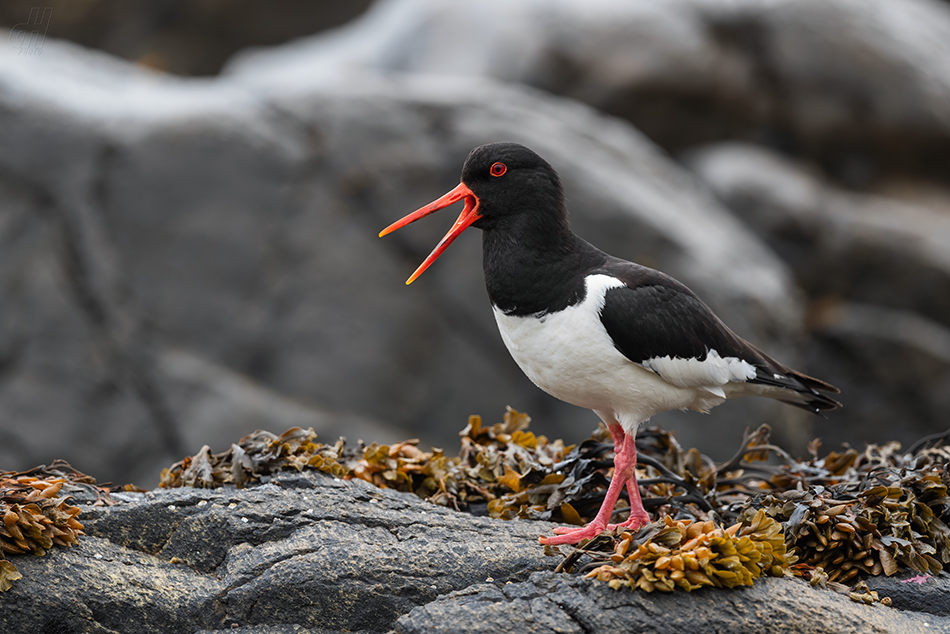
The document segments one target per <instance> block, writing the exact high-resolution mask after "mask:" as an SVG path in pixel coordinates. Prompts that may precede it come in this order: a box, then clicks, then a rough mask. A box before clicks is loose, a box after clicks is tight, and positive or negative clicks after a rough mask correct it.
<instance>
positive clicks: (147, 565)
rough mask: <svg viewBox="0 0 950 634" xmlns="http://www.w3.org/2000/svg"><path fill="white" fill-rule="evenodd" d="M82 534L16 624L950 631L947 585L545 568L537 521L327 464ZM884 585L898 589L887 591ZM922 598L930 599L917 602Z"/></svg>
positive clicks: (30, 574) (151, 509)
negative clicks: (704, 582) (609, 578)
mask: <svg viewBox="0 0 950 634" xmlns="http://www.w3.org/2000/svg"><path fill="white" fill-rule="evenodd" d="M114 495H115V497H116V498H117V499H119V500H120V502H119V504H117V505H115V506H112V507H92V506H84V507H83V509H84V510H83V513H82V514H81V515H80V516H79V519H81V520H82V522H83V523H84V524H85V526H86V533H87V535H86V536H85V537H81V538H80V542H79V545H77V546H75V547H73V548H70V549H63V548H54V549H53V550H51V551H50V552H49V553H48V554H47V555H45V556H43V557H34V556H16V557H15V558H14V559H13V561H14V563H15V564H16V566H17V568H18V569H19V570H20V572H21V573H22V574H23V578H22V579H19V580H17V581H16V582H14V585H13V588H12V589H11V590H9V591H7V592H5V593H4V594H3V595H2V597H0V599H2V602H3V610H0V630H2V631H3V632H5V633H8V634H20V633H23V634H34V633H35V632H57V633H63V634H66V633H69V634H78V633H86V632H91V633H106V632H123V633H126V632H128V633H136V632H155V631H161V632H168V633H170V634H173V633H176V632H182V633H185V632H187V633H189V634H190V633H192V632H196V631H201V632H224V631H228V632H233V631H237V632H246V633H254V634H265V633H283V632H311V633H320V634H325V633H329V632H343V631H346V632H362V633H366V634H370V633H376V632H386V631H389V630H391V629H392V630H394V631H395V632H407V633H408V632H483V631H484V632H588V633H599V632H604V633H607V632H614V631H617V629H618V628H624V629H629V628H631V627H633V628H635V629H637V630H638V631H670V630H671V628H672V629H676V630H678V631H679V630H686V629H690V628H695V629H697V630H700V629H701V630H702V631H729V632H767V631H779V630H780V631H783V632H802V633H812V632H839V633H841V632H845V633H846V632H868V631H871V632H894V633H903V632H908V633H910V632H915V633H916V632H923V631H931V632H947V631H950V625H948V623H947V621H946V619H945V618H940V617H939V616H937V614H947V610H948V608H950V603H948V601H947V596H948V595H947V588H948V587H950V582H948V581H947V579H946V578H944V577H943V576H942V577H941V578H940V579H933V578H928V579H926V580H922V581H923V584H921V585H918V584H916V583H909V584H903V583H900V582H899V581H883V580H882V583H883V584H885V585H884V586H882V588H884V589H882V594H884V593H887V594H889V595H890V596H891V597H892V599H893V601H894V606H895V607H893V608H886V607H884V606H882V605H880V604H875V605H872V606H865V605H863V604H858V603H854V602H852V601H851V600H850V599H848V598H847V597H845V596H843V595H839V594H835V593H833V592H830V591H825V590H820V589H815V588H812V587H810V586H808V585H807V584H805V583H804V582H801V581H798V580H795V579H774V578H766V579H759V580H757V581H756V582H755V584H754V586H752V587H751V588H743V589H739V590H733V591H727V590H721V591H716V590H709V589H706V590H703V591H699V592H693V593H690V594H686V593H685V592H681V591H677V592H675V593H672V594H668V595H665V594H662V593H654V594H646V593H643V592H639V591H637V592H630V591H626V590H624V591H620V592H617V591H614V590H611V589H610V588H609V587H608V586H607V585H606V584H603V583H597V582H593V581H591V580H586V579H582V578H579V577H577V576H570V575H566V574H561V575H555V574H553V573H552V572H551V571H552V570H553V569H554V567H555V566H556V565H557V563H558V561H559V559H558V558H550V557H545V556H544V554H543V549H542V548H541V546H540V545H539V544H538V543H537V536H538V534H540V533H544V532H548V531H550V529H551V527H552V525H550V524H547V523H544V522H527V521H520V520H516V521H509V522H505V521H501V520H491V519H488V518H478V517H472V516H470V515H467V514H463V513H458V512H455V511H452V510H448V509H445V508H442V507H437V506H434V505H431V504H427V503H425V502H423V501H421V500H420V499H419V498H417V497H415V496H412V495H409V494H402V493H397V492H393V491H390V490H383V489H376V488H375V487H372V486H371V485H368V484H366V483H363V482H361V481H352V482H347V481H340V480H337V479H334V478H333V477H331V476H326V475H323V474H307V473H304V474H296V473H286V474H281V475H279V476H277V477H275V478H274V479H273V480H272V481H271V482H270V483H268V484H265V485H263V486H259V487H256V488H253V489H246V490H233V489H231V490H222V489H218V490H201V489H178V490H171V491H162V490H158V491H153V492H149V493H146V494H114ZM887 584H889V585H887ZM920 596H925V597H926V599H925V601H924V602H923V604H921V602H920V601H918V602H917V604H916V605H913V604H912V602H913V600H914V599H915V598H917V597H920Z"/></svg>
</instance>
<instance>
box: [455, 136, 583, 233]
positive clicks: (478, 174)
mask: <svg viewBox="0 0 950 634" xmlns="http://www.w3.org/2000/svg"><path fill="white" fill-rule="evenodd" d="M462 182H463V183H465V185H467V186H468V188H469V189H471V191H472V193H473V194H474V195H475V196H476V198H477V199H478V211H479V214H480V215H481V216H482V218H481V219H480V220H477V221H475V222H473V223H472V225H473V226H475V227H478V228H479V229H489V230H490V229H492V228H494V227H495V225H496V224H498V222H499V221H502V220H503V219H504V218H510V217H513V216H517V215H521V214H527V213H530V214H534V215H542V216H552V218H551V219H552V220H554V219H555V218H554V217H555V216H562V215H564V214H565V212H564V193H563V189H562V188H561V179H560V178H558V175H557V172H556V171H554V168H553V167H551V164H550V163H548V162H547V161H545V160H544V159H543V158H541V157H540V156H538V155H537V154H535V153H534V152H533V151H531V150H530V149H528V148H527V147H525V146H523V145H520V144H518V143H489V144H487V145H481V146H479V147H477V148H475V149H474V150H472V151H471V153H469V155H468V158H467V159H466V160H465V165H463V166H462ZM502 224H504V222H502Z"/></svg>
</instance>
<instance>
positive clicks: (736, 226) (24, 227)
mask: <svg viewBox="0 0 950 634" xmlns="http://www.w3.org/2000/svg"><path fill="white" fill-rule="evenodd" d="M368 5H369V3H360V2H354V3H326V2H294V1H291V0H284V1H282V2H275V3H268V4H266V5H263V4H260V3H251V2H220V1H213V0H201V1H196V2H184V1H172V0H165V1H161V2H159V1H150V2H149V1H144V0H143V1H138V2H133V1H120V0H113V1H95V0H86V1H83V2H65V1H63V2H50V3H48V4H45V5H42V6H40V5H35V4H31V3H29V2H16V1H14V2H6V3H4V4H3V5H2V6H0V25H2V26H3V27H5V28H6V29H8V31H7V32H6V33H4V34H3V35H2V36H0V468H2V469H20V468H26V467H29V466H33V465H35V464H38V463H43V462H49V461H51V460H52V459H53V458H57V457H60V458H65V459H67V460H69V461H70V462H72V464H73V465H74V466H76V467H77V468H79V469H81V470H83V471H86V472H88V473H92V474H93V475H95V476H97V477H98V478H100V479H102V480H113V481H116V482H120V483H124V482H129V481H132V482H135V483H137V484H140V485H142V486H146V487H151V486H154V485H155V484H156V482H157V480H158V473H159V470H160V468H161V467H162V466H165V465H167V464H169V463H171V462H173V461H175V460H178V459H180V458H181V457H182V456H183V455H185V454H186V453H194V452H195V451H197V449H198V448H200V446H201V445H202V444H209V445H211V447H212V449H213V450H214V451H222V450H224V449H226V448H227V447H228V446H229V443H230V442H232V441H234V440H236V439H237V438H238V437H240V436H241V435H243V434H246V433H248V432H250V431H252V430H254V429H257V428H266V429H271V430H272V431H276V432H281V431H283V430H284V429H286V428H287V427H289V426H292V425H301V426H312V427H314V428H315V429H316V430H317V431H318V433H319V434H320V435H321V437H322V438H323V439H324V440H327V441H331V440H333V439H335V438H336V436H337V435H340V434H342V435H345V436H346V437H347V438H348V439H349V440H350V441H355V440H356V439H357V438H363V439H366V440H367V441H371V440H378V441H393V440H398V439H403V438H406V437H410V436H418V437H420V438H421V439H422V443H423V444H424V445H431V444H435V445H439V446H443V447H445V448H446V450H447V451H454V450H455V448H456V447H457V442H458V441H457V436H456V433H457V431H458V430H459V429H461V428H462V427H463V426H464V425H465V422H466V417H467V416H468V415H469V414H472V413H479V414H482V415H483V416H484V417H485V418H486V420H487V421H488V422H493V421H495V420H496V419H497V418H499V417H500V415H501V412H502V411H503V410H504V407H505V405H511V406H512V407H515V408H516V409H519V410H523V411H528V412H529V413H531V415H532V416H533V418H534V420H535V422H534V426H533V429H534V431H536V432H537V433H544V434H546V435H548V436H553V437H563V438H565V440H567V441H568V442H570V441H575V440H580V439H582V438H584V437H586V436H587V434H588V433H589V431H590V430H591V429H592V428H593V427H594V426H595V425H596V418H595V417H594V415H593V414H591V413H590V412H587V411H585V410H580V409H577V408H574V407H571V406H568V405H565V404H562V403H560V402H558V401H555V400H554V399H551V398H549V397H547V396H546V395H544V394H543V393H541V392H540V391H539V390H537V389H536V388H534V386H532V385H531V384H530V383H529V382H528V380H527V379H526V378H524V377H523V376H522V375H521V373H520V371H519V370H518V369H517V367H516V366H515V365H514V363H513V362H512V361H511V360H510V358H509V357H508V354H507V352H506V351H505V349H504V346H503V344H502V343H501V340H500V338H499V337H498V335H497V333H496V331H495V326H494V322H493V319H492V317H491V312H490V307H489V304H488V300H487V297H486V295H485V291H484V288H483V286H482V279H481V266H480V257H479V253H480V241H479V239H478V237H477V232H473V233H472V234H471V235H468V234H467V235H466V237H463V238H461V239H460V240H459V241H458V242H456V243H455V244H454V245H453V246H452V248H451V249H450V250H449V252H448V253H446V254H445V255H444V256H443V257H442V258H441V259H440V260H439V262H438V264H437V265H435V266H434V267H433V268H431V269H430V270H429V271H427V272H426V274H425V275H424V276H423V277H422V278H420V279H419V280H418V281H417V282H416V283H414V284H413V285H412V286H410V287H405V286H404V285H403V281H404V280H405V278H406V277H407V276H408V275H409V273H410V272H411V271H412V270H413V269H414V267H415V266H416V265H417V264H418V262H419V261H421V259H422V258H423V257H425V255H426V254H427V253H428V252H429V250H430V249H431V247H432V246H433V245H434V244H435V242H436V241H437V240H438V238H439V237H440V236H441V235H442V233H444V231H445V229H446V228H447V226H448V225H449V224H450V223H451V222H452V220H453V219H454V213H452V212H450V211H447V212H446V215H445V216H444V217H442V216H441V215H440V216H436V217H433V218H432V219H431V220H430V221H429V222H427V223H420V224H418V225H414V226H413V227H412V228H410V229H406V230H403V231H401V232H399V233H397V234H394V235H392V236H388V237H387V238H385V239H384V240H379V239H377V238H376V233H377V232H378V231H379V230H380V229H381V228H382V227H384V226H385V225H386V224H388V223H389V222H391V221H392V220H394V219H396V218H398V217H400V216H402V215H404V214H405V213H407V212H409V211H411V210H413V209H415V208H416V207H418V206H420V205H422V204H424V203H426V202H428V201H430V200H432V199H433V198H435V197H436V196H438V195H440V194H442V193H444V192H445V191H447V190H448V189H450V188H451V187H453V186H454V185H455V184H456V183H457V182H458V175H459V171H460V168H461V164H462V162H463V160H464V158H465V156H466V154H467V153H468V151H469V150H470V149H471V148H472V147H474V146H476V145H479V144H481V143H486V142H489V141H498V140H514V141H519V142H522V143H525V144H526V145H529V146H530V147H532V148H533V149H535V150H536V151H538V152H539V153H541V154H542V155H543V156H545V157H546V158H547V159H548V160H549V161H550V162H551V163H552V164H553V165H554V166H555V167H556V168H557V169H558V170H559V171H560V173H561V175H562V177H563V180H564V183H565V186H566V190H567V196H568V200H569V206H570V208H571V210H572V223H573V225H574V227H575V230H576V231H577V232H578V233H580V234H581V235H583V236H584V237H586V238H587V239H588V240H590V241H591V242H593V243H594V244H597V245H598V246H600V247H602V248H604V249H605V250H607V251H608V252H611V253H613V254H614V255H617V256H620V257H624V258H628V259H632V260H636V261H638V262H641V263H643V264H647V265H650V266H655V267H658V268H661V269H663V270H665V271H666V272H668V273H671V274H672V275H674V276H676V277H678V278H679V279H681V280H682V281H684V282H686V283H687V284H688V285H690V286H691V287H692V288H693V289H694V290H696V291H697V292H698V293H699V294H700V295H701V296H702V297H703V298H704V299H706V301H707V302H708V303H709V304H710V305H711V306H712V307H713V308H714V309H715V310H716V311H717V312H718V313H719V314H720V315H721V316H722V317H723V318H724V319H725V320H726V321H727V322H728V323H729V324H730V325H731V326H732V327H733V328H734V329H735V330H736V331H738V332H739V333H740V334H742V335H743V336H745V337H747V338H749V339H751V340H752V341H754V342H756V343H757V344H759V345H760V346H762V347H764V348H765V349H767V350H769V351H770V352H772V353H773V354H774V355H775V356H777V357H779V358H780V359H782V360H784V361H785V362H787V363H789V364H791V365H794V366H796V367H799V368H800V369H802V370H803V371H806V372H808V373H812V374H814V375H816V376H819V377H821V378H823V379H825V380H827V381H829V382H831V383H833V384H835V385H838V386H839V387H841V388H842V390H843V394H842V396H841V400H842V402H843V403H844V404H845V408H844V409H843V410H841V411H836V412H834V413H832V414H831V415H830V416H829V418H828V419H820V418H813V417H809V416H807V415H806V414H804V413H802V412H799V411H798V410H794V409H793V408H789V407H785V406H782V405H780V404H776V403H772V402H766V401H762V400H755V399H746V400H744V401H736V402H731V403H726V404H725V405H723V406H721V407H719V408H718V409H716V410H714V411H713V413H712V414H710V415H708V416H702V415H699V414H695V413H679V412H671V413H667V414H663V415H661V416H658V417H657V419H655V421H654V422H656V423H661V424H663V425H664V426H665V427H667V428H672V429H675V430H677V431H678V433H679V436H680V439H681V441H682V442H683V443H684V444H686V445H690V446H697V447H699V448H701V449H702V450H703V451H704V452H706V453H708V454H710V455H712V456H713V457H715V458H719V459H723V458H726V457H727V456H728V454H730V453H731V452H732V451H733V450H734V449H735V447H736V446H737V445H738V443H739V442H740V439H741V434H742V430H743V429H745V428H746V427H755V426H756V425H758V424H760V423H762V422H768V423H770V424H771V425H772V426H773V428H774V429H775V437H776V440H777V441H778V442H779V443H781V444H783V445H786V446H789V447H790V448H791V449H792V450H793V451H794V452H797V453H803V452H804V449H805V445H806V443H807V442H808V441H809V440H810V439H812V438H814V437H819V438H821V439H822V440H823V442H824V443H825V446H826V448H828V447H833V446H837V445H838V444H839V443H842V442H847V443H850V444H851V445H852V446H855V447H857V448H859V449H860V448H861V447H863V444H864V442H878V443H879V442H882V441H887V440H891V439H896V440H899V441H901V442H903V443H905V446H906V444H907V443H909V442H912V441H913V440H915V439H917V438H919V437H920V436H922V435H924V434H929V433H935V432H940V431H943V430H944V429H946V428H947V426H948V420H947V413H948V412H950V3H946V2H941V1H938V0H927V1H925V0H798V1H796V2H786V1H780V0H670V1H668V2H663V3H657V2H653V1H652V0H639V1H634V0H592V1H591V2H586V3H576V2H566V1H560V0H543V1H542V0H525V1H524V2H517V3H513V2H505V1H503V0H480V1H479V2H467V1H466V2H461V1H458V2H451V3H447V2H443V1H439V0H380V1H378V2H375V3H373V4H372V5H371V6H368ZM265 7H266V8H265Z"/></svg>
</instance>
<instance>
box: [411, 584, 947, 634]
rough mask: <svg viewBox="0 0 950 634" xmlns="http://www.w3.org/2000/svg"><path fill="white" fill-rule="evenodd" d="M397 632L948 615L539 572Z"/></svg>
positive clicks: (924, 626)
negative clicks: (652, 588)
mask: <svg viewBox="0 0 950 634" xmlns="http://www.w3.org/2000/svg"><path fill="white" fill-rule="evenodd" d="M394 631H395V633H396V634H421V633H423V632H439V633H444V634H449V633H459V634H462V633H463V632H464V633H478V632H486V633H487V632H527V633H530V634H535V633H541V632H566V633H574V632H576V633H578V634H580V633H582V632H583V633H584V634H600V633H604V634H607V633H608V632H618V631H632V632H729V633H730V634H745V633H749V634H751V633H753V632H755V633H758V632H808V633H809V634H812V633H816V634H817V633H821V634H825V633H826V634H851V633H854V634H863V633H864V632H881V633H884V632H888V633H890V634H898V633H906V634H919V633H920V632H950V623H948V622H947V621H946V619H943V618H939V617H936V616H933V615H929V614H923V615H922V614H914V613H910V612H901V611H899V610H896V609H892V608H885V607H883V606H881V605H873V606H866V605H864V604H858V603H855V602H853V601H851V600H850V599H849V598H848V597H845V596H842V595H839V594H835V593H833V592H831V591H827V590H826V591H822V590H816V589H814V588H812V587H810V586H809V585H808V584H806V583H804V582H802V581H798V580H792V579H776V578H771V577H769V578H764V579H759V580H756V582H755V583H754V584H753V585H752V587H750V588H741V589H737V590H732V591H714V590H702V591H698V592H693V593H691V594H689V595H688V596H683V593H680V592H672V593H667V594H664V593H662V592H654V593H652V594H647V593H645V592H640V591H636V592H630V591H627V590H621V591H615V590H611V589H610V587H609V586H607V585H606V584H603V583H597V582H594V581H591V580H588V579H583V578H579V577H576V576H567V575H555V574H553V573H551V572H539V573H535V574H534V575H532V576H531V579H530V580H528V581H527V582H520V583H514V584H511V585H505V586H502V587H500V588H499V587H497V586H494V585H489V584H480V585H477V586H472V587H470V588H467V589H465V590H462V591H459V592H454V593H452V594H450V595H448V596H444V597H439V599H437V600H436V601H433V602H432V603H429V604H427V605H424V606H421V607H418V608H415V609H413V610H412V611H411V612H410V613H409V614H407V615H406V616H403V617H402V618H400V619H399V620H398V621H397V622H396V627H395V630H394Z"/></svg>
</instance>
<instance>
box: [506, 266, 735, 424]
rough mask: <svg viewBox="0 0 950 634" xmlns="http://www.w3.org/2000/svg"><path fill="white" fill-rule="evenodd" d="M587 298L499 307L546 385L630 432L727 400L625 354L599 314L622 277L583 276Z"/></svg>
mask: <svg viewBox="0 0 950 634" xmlns="http://www.w3.org/2000/svg"><path fill="white" fill-rule="evenodd" d="M586 283H587V292H586V295H585V297H584V301H582V302H580V303H579V304H575V305H574V306H570V307H568V308H565V309H564V310H562V311H558V312H556V313H550V314H547V315H544V316H541V317H533V316H528V317H513V316H509V315H505V314H504V313H503V312H502V311H501V310H499V309H498V308H494V307H493V310H494V314H495V321H496V322H497V323H498V330H499V331H500V332H501V338H502V340H503V341H504V342H505V346H507V348H508V351H509V352H510V353H511V356H512V357H513V358H514V360H515V362H516V363H517V364H518V366H519V367H520V368H521V370H522V371H523V372H524V373H525V374H526V375H527V376H528V378H529V379H531V381H532V382H534V384H535V385H537V386H538V387H540V388H541V389H542V390H544V391H545V392H547V393H548V394H550V395H551V396H554V397H556V398H559V399H561V400H562V401H566V402H568V403H571V404H573V405H577V406H579V407H586V408H588V409H592V410H595V411H597V412H598V413H601V412H603V413H606V414H612V415H613V417H615V418H616V419H617V420H618V421H619V422H620V423H621V425H622V426H623V427H624V429H626V430H627V431H628V432H634V431H635V430H636V427H637V426H638V425H639V424H640V423H642V422H643V421H645V420H647V419H649V418H650V417H651V416H653V415H654V414H657V413H659V412H663V411H666V410H671V409H687V408H691V409H699V410H703V411H705V410H708V409H709V408H710V407H713V406H715V405H718V404H719V403H722V402H723V400H724V399H722V398H720V397H718V396H716V395H715V394H712V393H710V392H709V391H707V390H705V389H703V388H701V387H678V386H676V385H673V384H672V383H669V382H667V381H666V380H664V379H663V378H662V377H661V376H660V375H658V374H656V373H655V372H652V371H650V370H648V369H646V368H643V367H641V366H640V365H638V364H636V363H633V362H632V361H630V360H629V359H627V358H626V357H625V356H623V354H621V353H620V351H619V350H617V348H616V347H615V346H614V345H613V341H611V339H610V336H609V335H608V334H607V330H606V329H605V328H604V325H603V323H602V322H601V321H600V311H601V309H602V307H603V303H604V295H605V293H606V292H607V290H608V289H610V288H614V287H616V286H620V285H622V283H621V282H620V281H619V280H617V279H615V278H613V277H610V276H608V275H592V276H589V277H588V278H587V280H586Z"/></svg>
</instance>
